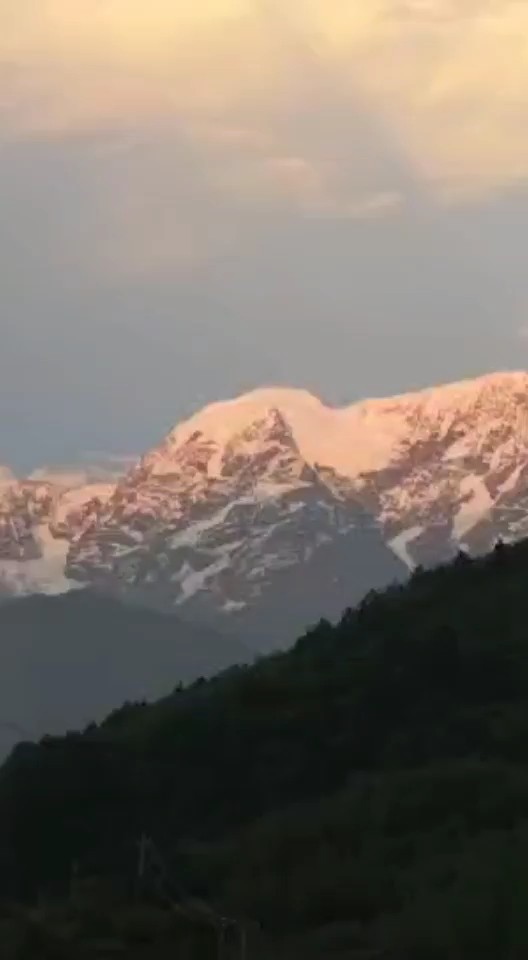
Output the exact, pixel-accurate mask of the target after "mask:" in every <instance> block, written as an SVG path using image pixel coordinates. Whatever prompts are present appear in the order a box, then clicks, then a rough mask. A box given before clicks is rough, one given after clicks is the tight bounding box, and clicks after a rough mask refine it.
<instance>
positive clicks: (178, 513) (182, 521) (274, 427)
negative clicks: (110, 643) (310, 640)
mask: <svg viewBox="0 0 528 960" xmlns="http://www.w3.org/2000/svg"><path fill="white" fill-rule="evenodd" d="M63 480H65V474H63ZM523 535H528V374H525V373H506V374H494V375H490V376H486V377H482V378H480V379H477V380H473V381H467V382H463V383H458V384H452V385H448V386H444V387H437V388H433V389H430V390H425V391H421V392H418V393H413V394H408V395H406V396H400V397H395V398H391V399H383V400H367V401H363V402H361V403H357V404H354V405H352V406H350V407H346V408H343V409H332V408H329V407H327V406H325V405H324V404H322V403H321V402H320V401H319V400H317V399H316V398H315V397H313V396H311V395H310V394H308V393H306V392H305V391H302V390H286V389H272V388H270V389H262V390H256V391H254V392H253V393H250V394H247V395H245V396H243V397H240V398H238V399H235V400H232V401H228V402H226V403H218V404H213V405H211V406H209V407H207V408H205V409H204V410H202V411H200V412H199V413H197V414H196V415H195V416H194V417H191V418H190V419H189V420H187V421H186V422H184V423H182V424H179V425H178V426H177V427H176V428H175V430H173V431H172V432H171V433H170V434H169V435H168V436H167V437H166V438H165V440H164V441H163V442H162V443H161V444H160V445H159V446H157V447H155V448H154V449H153V450H152V451H150V452H149V453H148V454H146V455H145V456H144V457H143V459H142V460H141V461H140V462H139V463H138V464H137V465H136V466H133V467H132V469H130V470H128V472H127V473H126V474H125V475H124V476H123V477H122V478H121V479H118V480H117V482H116V481H114V480H112V482H108V483H103V484H94V483H88V484H86V483H84V484H83V483H80V482H78V481H77V482H75V483H73V484H69V483H64V482H61V481H60V480H59V479H57V477H53V476H49V471H48V476H47V478H46V477H44V476H42V475H41V474H37V475H33V479H32V480H31V481H25V482H19V481H15V480H14V479H13V478H12V477H10V476H9V475H8V474H5V475H4V474H2V473H0V579H1V575H2V572H3V574H4V580H6V579H7V580H9V581H10V582H11V583H12V581H13V580H15V581H17V576H18V589H19V591H22V590H26V589H27V588H28V582H29V584H30V586H32V588H33V589H34V588H35V587H37V588H39V589H46V590H49V591H50V590H55V591H57V590H64V589H68V588H69V587H71V586H72V585H79V584H83V583H90V584H95V585H97V586H98V587H101V588H103V589H105V590H110V591H112V592H115V593H118V594H124V595H130V596H134V597H137V598H139V599H141V600H144V601H147V602H150V603H153V604H155V605H160V606H162V607H164V608H167V607H169V608H170V609H173V610H175V611H176V612H178V614H179V615H180V616H182V617H184V618H188V619H196V620H205V621H210V622H214V623H215V625H216V626H219V625H222V626H224V625H225V628H226V629H228V628H236V629H239V630H241V631H244V632H249V633H251V634H252V635H254V636H257V635H258V636H259V637H260V638H265V637H266V635H267V634H271V633H273V635H274V637H276V636H277V634H278V632H279V627H278V625H279V623H282V625H283V630H284V632H286V633H289V634H290V635H293V634H292V631H293V630H298V629H300V628H301V627H302V626H304V625H305V624H306V623H308V622H310V621H311V620H314V619H317V618H318V617H319V616H322V615H325V616H335V615H337V614H338V613H339V612H340V610H341V609H342V608H343V607H344V606H346V605H347V604H351V603H353V602H355V601H356V600H357V599H359V597H360V595H361V594H362V593H364V592H365V591H366V590H367V589H369V588H370V587H374V586H379V585H382V584H384V583H387V582H388V581H390V580H393V579H395V578H397V577H399V576H401V575H402V571H403V564H405V565H406V567H407V568H410V567H413V566H414V565H416V564H418V563H422V564H429V563H432V562H437V561H439V560H443V559H444V558H447V557H449V556H451V555H452V554H453V553H454V552H455V551H456V550H457V549H458V548H459V547H460V546H464V547H465V548H467V549H469V550H471V551H473V552H478V551H481V550H485V549H487V548H489V547H490V546H492V544H493V542H494V541H495V540H496V539H497V538H498V537H502V538H503V539H506V540H509V539H516V538H518V537H520V536H523ZM39 564H40V566H39ZM6 565H7V572H6ZM31 565H33V567H31ZM35 565H36V569H35ZM44 567H45V570H46V571H47V572H46V574H45V575H44V573H43V568H44ZM50 571H51V573H50ZM15 573H16V574H17V575H15ZM28 574H29V576H28ZM46 578H48V579H47V581H46ZM5 589H7V587H6V588H5ZM9 589H12V587H9Z"/></svg>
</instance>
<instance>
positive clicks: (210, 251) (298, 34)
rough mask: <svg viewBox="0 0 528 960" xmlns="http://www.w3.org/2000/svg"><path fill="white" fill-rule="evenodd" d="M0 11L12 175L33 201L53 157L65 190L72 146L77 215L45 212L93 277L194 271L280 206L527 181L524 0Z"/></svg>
mask: <svg viewBox="0 0 528 960" xmlns="http://www.w3.org/2000/svg"><path fill="white" fill-rule="evenodd" d="M0 23H1V24H2V31H1V33H0V130H1V132H0V150H2V147H3V149H4V154H5V156H7V169H8V171H9V170H10V169H11V168H10V164H11V163H12V160H11V159H10V158H12V157H16V158H17V164H16V169H15V173H12V172H11V173H10V172H8V174H7V175H5V176H7V180H6V182H7V183H8V186H9V181H10V178H11V180H12V182H13V183H14V181H15V180H16V181H17V183H16V185H15V192H16V196H19V197H20V203H22V202H23V196H24V193H25V191H26V189H27V188H28V186H29V189H30V190H31V189H32V188H31V182H32V181H33V180H35V179H37V180H38V182H39V183H42V184H44V182H45V176H44V175H43V174H42V171H41V170H40V168H39V169H38V170H37V173H35V171H34V170H33V169H32V162H33V163H34V164H36V165H37V166H39V165H40V164H42V163H44V167H45V170H48V171H49V177H50V178H51V180H52V181H53V184H54V189H55V190H57V189H58V186H57V183H56V182H55V181H57V176H56V174H55V172H54V168H53V165H52V164H51V162H49V160H48V159H46V158H47V157H49V156H50V155H53V156H54V157H56V158H58V157H59V156H60V158H61V159H60V166H61V169H63V173H61V178H62V176H63V174H64V182H65V184H68V186H67V187H66V189H67V192H68V196H69V201H66V200H65V201H64V212H63V216H64V218H65V220H67V224H66V226H65V225H64V223H62V224H59V225H58V226H57V225H56V223H55V219H56V218H54V216H53V214H54V206H53V201H52V198H51V194H50V196H49V210H48V209H47V207H46V204H47V200H46V199H45V198H44V199H42V197H40V198H39V206H40V207H42V208H45V209H43V210H42V223H43V225H45V224H48V223H50V228H49V229H50V231H51V232H52V236H55V239H56V246H57V248H58V247H59V245H60V244H61V243H62V249H61V251H60V253H59V255H58V260H57V262H58V263H59V262H61V261H62V262H63V263H65V264H68V263H70V262H71V259H72V258H75V257H77V258H78V260H79V261H81V259H82V262H83V269H84V270H85V271H88V272H90V271H92V272H93V271H94V270H95V271H96V272H101V271H102V272H103V273H104V274H105V276H108V277H111V276H112V275H117V276H123V275H127V274H133V275H138V274H156V273H167V272H169V273H170V271H171V270H173V269H174V270H177V271H178V272H182V273H184V274H189V273H192V272H193V271H194V270H196V269H197V268H198V267H199V266H200V265H202V264H203V263H204V262H205V261H206V260H207V259H211V258H214V257H224V256H229V254H230V252H231V251H233V250H235V249H236V248H237V245H238V246H239V247H240V246H241V245H245V244H246V243H247V242H251V237H254V236H255V234H256V231H258V229H259V225H260V224H266V223H268V222H269V221H270V220H271V218H275V221H276V223H277V224H279V223H280V222H281V218H292V217H293V218H298V219H305V220H308V221H311V222H313V221H332V220H335V221H373V220H378V221H379V220H383V219H385V218H394V217H396V216H399V215H400V214H401V213H402V212H404V211H405V210H406V209H407V207H408V206H409V205H411V206H412V204H413V203H414V202H415V201H416V198H417V197H418V198H419V201H420V202H421V203H422V204H424V205H425V206H426V207H427V206H428V205H433V206H435V205H436V206H438V205H445V204H455V205H460V204H461V203H464V204H465V203H467V202H468V201H469V200H471V201H476V202H477V203H480V202H481V201H482V200H487V199H488V198H490V197H491V196H493V195H494V194H497V193H499V194H500V193H501V192H503V191H505V190H508V189H510V188H511V187H512V186H516V185H518V184H519V183H520V182H521V183H522V182H524V181H525V180H526V179H527V178H528V123H527V122H526V121H527V119H528V58H527V57H526V55H525V37H526V36H527V35H528V4H526V3H525V2H524V0H523V2H520V0H368V3H367V2H365V0H348V2H346V3H344V2H343V0H289V2H288V4H285V3H283V2H279V0H200V3H196V4H188V3H184V2H183V0H148V2H147V0H17V3H13V2H12V0H0ZM6 151H7V153H6ZM50 152H51V153H50ZM20 158H23V162H22V163H19V162H18V161H19V160H20ZM31 158H32V159H31ZM43 158H44V159H43ZM5 169H6V167H5V165H4V170H5ZM26 176H27V183H26V181H25V180H24V177H26ZM59 179H60V178H59ZM5 189H7V187H6V188H5ZM11 189H12V187H9V190H11ZM0 191H1V184H0ZM67 202H69V204H70V206H69V208H68V209H67ZM10 203H11V207H12V201H10ZM61 204H62V200H61ZM25 215H26V214H25ZM31 216H32V217H33V218H34V216H35V215H34V213H32V214H31ZM52 221H53V223H52ZM51 224H52V225H51ZM76 224H78V225H79V226H78V227H77V226H76ZM76 230H78V233H77V235H76V234H75V231H76ZM53 231H55V233H53ZM248 238H249V239H248ZM51 246H53V244H51Z"/></svg>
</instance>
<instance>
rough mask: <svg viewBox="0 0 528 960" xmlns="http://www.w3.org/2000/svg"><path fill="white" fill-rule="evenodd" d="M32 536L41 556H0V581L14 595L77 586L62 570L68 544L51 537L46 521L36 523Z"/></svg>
mask: <svg viewBox="0 0 528 960" xmlns="http://www.w3.org/2000/svg"><path fill="white" fill-rule="evenodd" d="M34 536H35V540H36V541H37V543H38V546H39V549H40V552H41V554H42V556H41V557H39V558H38V559H36V560H24V561H21V560H0V583H2V582H3V583H4V584H6V585H7V586H8V587H9V590H10V592H13V593H14V594H15V595H18V596H22V595H24V594H27V593H45V594H49V595H57V594H61V593H68V591H69V590H73V589H76V588H78V587H79V586H81V585H80V584H79V583H76V582H75V581H73V580H69V579H68V578H67V577H66V576H65V573H64V571H65V568H66V558H67V555H68V549H69V547H68V544H67V543H66V542H65V541H64V540H57V539H55V538H54V537H53V536H52V534H51V533H50V530H49V527H48V526H47V524H41V525H39V526H38V527H37V528H36V529H35V531H34Z"/></svg>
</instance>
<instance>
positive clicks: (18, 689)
mask: <svg viewBox="0 0 528 960" xmlns="http://www.w3.org/2000/svg"><path fill="white" fill-rule="evenodd" d="M250 656H251V655H250V653H249V651H248V650H247V648H245V647H244V645H243V644H242V643H239V642H238V641H236V640H235V639H234V638H232V637H223V636H221V635H219V634H215V633H214V632H213V631H209V630H206V629H199V628H196V627H192V626H189V625H188V624H185V623H181V622H179V621H178V620H177V619H176V618H175V617H171V618H167V617H164V616H161V615H159V614H156V613H155V612H151V611H148V610H142V609H136V608H129V607H126V606H124V605H123V604H121V603H119V602H117V601H115V600H112V599H109V598H103V597H100V596H97V595H94V594H92V593H90V592H89V591H84V590H81V591H75V592H74V593H72V594H68V595H66V596H62V597H38V596H34V597H27V598H24V599H20V600H11V601H9V602H7V603H4V604H2V605H1V606H0V753H2V754H3V755H5V752H6V751H7V750H9V749H10V748H11V747H12V746H13V744H14V743H15V742H17V741H19V740H20V739H26V738H30V739H33V738H35V737H36V738H38V737H41V736H42V735H43V734H45V733H55V734H59V733H64V732H65V731H66V730H68V729H75V728H78V727H82V726H85V725H86V724H88V723H90V722H91V721H94V720H100V719H102V718H103V717H104V716H105V714H106V713H107V712H108V711H109V710H111V709H112V707H113V706H114V705H115V704H116V703H120V702H122V701H124V700H142V699H149V700H150V699H154V698H156V697H160V696H163V695H164V694H167V693H169V692H170V690H172V689H173V687H175V686H176V685H177V684H178V683H180V682H183V683H187V682H189V681H190V680H193V679H195V678H196V677H200V676H210V675H211V674H212V673H215V672H216V671H218V670H220V669H222V668H224V667H227V666H230V665H231V664H233V663H236V662H245V661H247V660H248V659H250Z"/></svg>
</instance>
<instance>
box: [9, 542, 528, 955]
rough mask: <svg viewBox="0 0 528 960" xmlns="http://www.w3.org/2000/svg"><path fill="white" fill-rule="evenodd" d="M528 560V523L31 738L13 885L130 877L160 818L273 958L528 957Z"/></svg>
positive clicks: (13, 832)
mask: <svg viewBox="0 0 528 960" xmlns="http://www.w3.org/2000/svg"><path fill="white" fill-rule="evenodd" d="M527 563H528V544H527V543H526V542H524V543H521V544H518V545H516V546H514V547H502V548H500V549H497V550H496V551H495V552H494V553H493V554H492V555H490V556H488V557H485V558H480V559H478V560H473V561H471V560H467V559H464V558H463V557H460V558H458V560H457V561H456V562H455V563H454V564H452V565H451V566H448V567H445V568H441V569H438V570H436V571H432V572H421V573H419V574H416V575H415V576H414V577H413V578H412V580H411V581H410V582H409V583H408V584H407V585H406V586H404V587H398V586H395V587H393V588H391V589H390V590H389V591H387V592H386V593H384V594H382V595H378V596H374V597H370V598H369V600H368V601H367V602H364V603H363V604H362V605H361V606H360V607H359V608H358V609H357V610H356V611H351V612H348V613H347V614H346V616H345V617H344V618H343V619H342V621H341V622H340V624H339V625H338V626H336V627H334V628H332V627H331V626H330V625H325V624H321V625H320V626H319V627H318V629H317V630H314V631H312V632H310V633H308V634H306V635H305V636H304V637H302V638H301V639H300V640H299V642H298V643H297V645H296V647H295V648H294V649H293V650H292V651H290V652H289V653H287V654H281V655H275V656H274V657H271V658H268V659H264V660H261V661H260V662H259V663H257V664H256V665H254V666H253V667H250V668H244V669H239V670H232V671H229V672H228V673H226V674H224V675H223V676H220V677H217V678H214V679H213V680H211V681H210V682H208V683H205V684H198V685H194V686H192V687H191V688H190V689H188V690H186V691H184V692H178V693H175V694H174V695H172V696H170V697H168V698H166V699H165V700H164V701H161V702H160V703H158V704H155V705H152V706H147V707H140V706H138V707H135V708H134V707H130V706H129V707H127V708H125V709H123V710H120V711H116V712H115V713H114V714H112V715H111V716H110V717H109V718H108V720H107V721H106V722H105V723H104V724H102V725H101V727H100V729H99V730H98V731H90V732H89V733H86V734H85V735H84V736H79V737H74V736H71V737H69V738H64V739H60V740H54V741H51V742H49V741H48V742H47V743H45V744H44V745H42V746H39V747H34V748H28V747H20V748H19V749H18V750H17V751H16V752H15V753H14V754H13V756H12V757H11V758H10V760H9V762H8V763H7V764H6V766H5V767H4V768H3V770H2V771H1V774H0V839H1V840H2V843H1V844H0V849H1V851H2V852H1V856H2V857H3V865H4V870H3V871H2V873H1V878H2V884H3V892H4V893H6V894H7V893H11V894H13V893H18V894H20V893H21V892H24V893H26V894H27V895H30V894H31V893H32V892H34V891H36V890H42V889H43V888H44V889H46V888H47V889H53V890H59V891H60V890H63V891H65V890H67V889H68V885H69V882H70V878H71V862H72V859H79V860H80V863H81V864H83V865H86V867H85V868H86V870H87V871H89V872H90V873H93V872H94V871H95V872H96V873H98V872H101V873H104V872H105V871H108V870H111V871H112V873H114V874H115V872H116V870H117V871H118V872H119V871H122V874H123V876H125V877H129V876H132V875H133V873H134V869H135V868H136V867H137V850H136V847H135V841H136V840H137V837H138V836H140V835H141V833H142V832H144V831H146V832H147V833H148V834H150V835H152V836H153V837H154V838H155V839H156V840H157V841H158V843H159V846H160V848H161V849H162V850H163V852H164V857H165V859H166V861H167V863H168V864H170V865H172V866H173V869H174V876H175V877H176V878H177V880H178V884H179V885H182V886H183V887H184V888H185V889H186V890H187V891H188V892H189V893H190V894H194V895H196V894H199V895H200V896H202V897H205V898H206V899H207V900H208V901H210V902H212V903H213V904H215V905H216V906H217V909H218V911H219V912H220V913H221V915H222V916H235V917H237V916H238V917H249V918H253V919H254V920H257V921H260V923H261V925H262V927H263V930H264V933H265V934H266V936H268V937H271V939H272V941H276V942H274V945H273V944H272V945H270V950H269V953H268V954H267V956H270V957H284V958H287V957H288V958H289V957H292V956H293V957H297V956H308V957H317V958H322V957H327V956H329V955H336V956H338V957H339V958H340V960H341V958H342V960H344V958H350V957H354V956H356V953H355V950H357V956H358V957H361V956H363V957H364V956H368V955H370V956H376V955H378V956H387V957H388V958H390V960H401V958H402V957H416V958H422V957H424V958H427V957H431V958H432V957H436V958H438V960H450V958H451V957H453V956H488V955H489V956H508V955H510V956H515V957H517V956H518V957H519V958H520V957H522V956H523V955H524V944H525V943H526V940H525V939H521V938H523V937H524V936H525V934H526V924H525V923H524V926H523V925H522V918H523V917H524V918H525V897H524V893H525V889H526V880H527V871H526V849H527V838H528V767H527V762H526V744H527V742H528V708H527V704H528V672H527V670H526V655H527V646H526V644H527V641H526V621H527V618H528V594H527V591H526V569H527ZM291 938H293V943H292V942H291ZM511 938H513V940H512V939H511ZM298 939H300V940H302V943H298V942H297V940H298ZM340 941H341V949H339V946H338V945H339V942H340ZM512 942H513V945H514V946H515V948H516V949H515V950H514V951H512V950H509V948H508V949H507V947H508V944H511V943H512ZM486 944H487V946H488V947H489V948H490V949H489V950H486ZM519 944H521V947H522V949H520V950H517V947H518V946H519ZM152 956H156V953H155V952H154V951H153V952H152Z"/></svg>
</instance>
